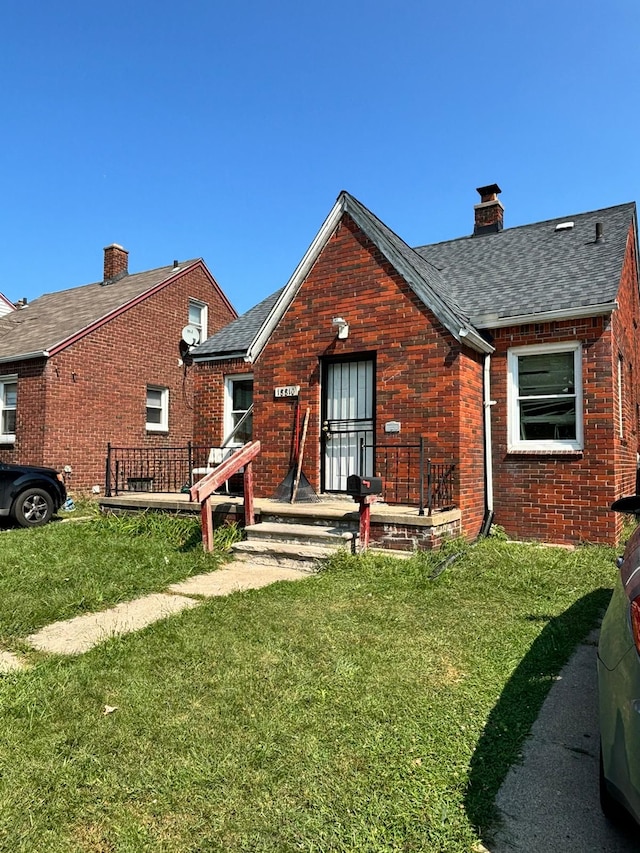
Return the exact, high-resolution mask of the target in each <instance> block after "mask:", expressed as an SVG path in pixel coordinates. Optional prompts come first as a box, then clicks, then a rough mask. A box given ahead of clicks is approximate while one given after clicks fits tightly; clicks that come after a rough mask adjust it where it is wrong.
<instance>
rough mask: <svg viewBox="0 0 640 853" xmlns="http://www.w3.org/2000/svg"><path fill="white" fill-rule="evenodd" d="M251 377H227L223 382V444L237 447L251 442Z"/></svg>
mask: <svg viewBox="0 0 640 853" xmlns="http://www.w3.org/2000/svg"><path fill="white" fill-rule="evenodd" d="M252 405H253V376H251V375H247V374H244V375H243V376H227V378H226V380H225V418H224V420H225V424H224V426H225V429H224V436H225V442H226V443H227V444H228V445H229V446H230V447H238V446H240V445H242V444H246V442H247V441H251V435H252V432H253V414H252V411H251V406H252Z"/></svg>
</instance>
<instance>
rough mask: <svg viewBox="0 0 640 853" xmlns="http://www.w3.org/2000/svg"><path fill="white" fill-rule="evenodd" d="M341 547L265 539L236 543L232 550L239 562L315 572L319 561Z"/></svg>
mask: <svg viewBox="0 0 640 853" xmlns="http://www.w3.org/2000/svg"><path fill="white" fill-rule="evenodd" d="M339 547H341V546H340V545H338V546H337V547H336V545H333V546H332V547H329V546H326V545H304V544H301V543H291V542H276V541H273V540H269V539H263V540H253V541H252V540H247V541H244V542H236V543H235V545H233V546H232V549H231V550H232V552H233V555H234V557H235V558H236V560H237V561H241V562H245V563H256V564H258V565H260V566H280V567H282V568H290V569H298V570H300V571H305V572H315V571H316V570H317V568H318V561H319V560H324V559H326V558H327V557H330V556H331V555H332V554H335V552H336V550H338V548H339Z"/></svg>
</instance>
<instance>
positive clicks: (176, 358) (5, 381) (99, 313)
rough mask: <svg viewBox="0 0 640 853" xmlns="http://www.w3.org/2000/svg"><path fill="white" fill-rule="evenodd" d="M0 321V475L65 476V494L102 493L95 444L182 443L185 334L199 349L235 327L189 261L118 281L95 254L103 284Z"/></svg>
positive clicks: (111, 252)
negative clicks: (19, 467)
mask: <svg viewBox="0 0 640 853" xmlns="http://www.w3.org/2000/svg"><path fill="white" fill-rule="evenodd" d="M18 306H19V307H18V308H17V310H15V311H9V312H8V313H7V314H6V315H4V316H1V317H0V463H2V462H20V463H24V464H34V465H50V466H53V467H55V468H58V469H62V468H65V467H67V466H68V467H69V468H70V469H71V476H70V478H69V484H70V486H71V488H77V489H88V488H91V487H93V486H99V485H101V484H102V483H103V482H104V471H105V454H106V447H107V442H112V443H114V444H116V445H123V446H136V447H154V446H158V445H167V444H176V445H179V444H186V442H187V441H189V440H191V439H192V437H193V432H192V427H193V400H192V385H191V379H190V376H189V375H188V372H187V371H186V369H185V368H184V366H183V365H182V363H181V360H180V351H179V343H180V340H181V330H182V329H183V327H184V326H185V325H188V324H191V325H195V326H196V327H197V329H198V330H199V334H200V335H201V337H202V339H205V338H206V337H207V335H208V334H210V333H211V332H215V331H216V330H217V329H220V328H221V327H223V326H226V325H227V324H228V323H229V321H231V320H233V319H234V318H235V317H236V312H235V311H234V309H233V308H232V306H231V305H230V303H229V301H228V300H227V298H226V296H225V295H224V294H223V293H222V291H221V290H220V288H219V287H218V285H217V284H216V282H215V280H214V279H213V277H212V275H211V273H210V272H209V270H208V269H207V267H206V266H205V264H204V262H203V261H202V260H201V259H197V260H191V261H183V262H180V263H179V262H178V261H174V263H173V264H172V265H170V266H165V267H160V268H158V269H153V270H148V271H146V272H140V273H135V274H133V273H132V274H130V273H129V271H128V252H127V251H126V250H125V249H123V248H122V247H121V246H117V245H115V244H114V245H111V246H108V247H107V248H106V249H105V250H104V276H103V280H102V281H100V282H97V283H94V284H88V285H84V286H82V287H76V288H73V289H71V290H64V291H60V292H58V293H49V294H45V295H44V296H41V297H39V298H38V299H35V300H34V301H33V302H32V303H30V304H24V303H18Z"/></svg>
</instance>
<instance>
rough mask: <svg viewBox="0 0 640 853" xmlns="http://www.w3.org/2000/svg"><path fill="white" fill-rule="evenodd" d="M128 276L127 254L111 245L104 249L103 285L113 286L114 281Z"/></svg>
mask: <svg viewBox="0 0 640 853" xmlns="http://www.w3.org/2000/svg"><path fill="white" fill-rule="evenodd" d="M128 274H129V252H127V250H126V249H123V248H122V246H119V245H118V244H117V243H112V244H111V245H110V246H105V249H104V280H103V282H102V283H103V284H113V282H114V281H118V279H121V278H123V277H124V276H125V275H128Z"/></svg>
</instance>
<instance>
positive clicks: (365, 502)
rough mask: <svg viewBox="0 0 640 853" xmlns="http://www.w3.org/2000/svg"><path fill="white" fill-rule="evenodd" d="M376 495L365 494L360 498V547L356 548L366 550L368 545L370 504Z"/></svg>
mask: <svg viewBox="0 0 640 853" xmlns="http://www.w3.org/2000/svg"><path fill="white" fill-rule="evenodd" d="M375 501H376V495H367V496H366V497H363V498H360V500H359V503H360V547H359V549H358V550H360V551H366V550H367V548H368V547H369V534H370V533H371V504H372V503H375Z"/></svg>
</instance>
